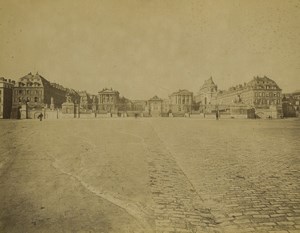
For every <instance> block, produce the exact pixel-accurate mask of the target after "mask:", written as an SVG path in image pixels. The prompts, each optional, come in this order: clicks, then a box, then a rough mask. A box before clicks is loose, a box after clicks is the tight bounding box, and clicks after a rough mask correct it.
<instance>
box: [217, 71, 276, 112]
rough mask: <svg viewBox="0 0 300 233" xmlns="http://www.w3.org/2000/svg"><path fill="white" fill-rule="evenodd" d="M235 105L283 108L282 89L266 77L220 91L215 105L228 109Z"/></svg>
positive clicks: (255, 78)
mask: <svg viewBox="0 0 300 233" xmlns="http://www.w3.org/2000/svg"><path fill="white" fill-rule="evenodd" d="M234 103H243V104H246V105H248V106H251V107H254V108H256V109H267V108H269V107H270V106H277V107H280V106H281V89H280V88H279V87H278V85H277V84H276V82H275V81H273V80H272V79H270V78H268V77H266V76H264V77H254V78H253V79H252V80H251V81H250V82H248V83H244V84H243V85H242V84H241V85H237V86H235V87H231V88H229V89H228V90H226V91H219V92H218V94H217V96H216V98H215V100H214V101H212V104H213V105H218V106H219V107H220V108H227V106H230V105H232V104H234Z"/></svg>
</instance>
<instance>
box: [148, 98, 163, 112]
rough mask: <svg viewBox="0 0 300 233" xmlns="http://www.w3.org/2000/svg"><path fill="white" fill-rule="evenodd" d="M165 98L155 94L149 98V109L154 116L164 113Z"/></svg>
mask: <svg viewBox="0 0 300 233" xmlns="http://www.w3.org/2000/svg"><path fill="white" fill-rule="evenodd" d="M162 103H163V100H162V99H161V98H159V97H158V96H154V97H152V98H151V99H149V100H148V110H149V114H150V116H152V117H158V116H161V115H162V106H163V104H162Z"/></svg>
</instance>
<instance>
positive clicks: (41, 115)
mask: <svg viewBox="0 0 300 233" xmlns="http://www.w3.org/2000/svg"><path fill="white" fill-rule="evenodd" d="M43 116H44V115H43V113H41V114H40V115H38V118H39V119H40V121H42V120H43Z"/></svg>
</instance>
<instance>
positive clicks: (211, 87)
mask: <svg viewBox="0 0 300 233" xmlns="http://www.w3.org/2000/svg"><path fill="white" fill-rule="evenodd" d="M217 91H218V86H217V85H216V84H215V83H214V81H213V78H212V77H210V78H209V79H207V80H205V81H204V84H203V85H202V87H201V88H200V90H199V92H198V94H197V95H196V96H195V102H196V103H197V104H198V105H200V106H201V109H203V108H205V107H206V106H209V105H210V104H212V102H213V100H214V99H215V98H216V96H217Z"/></svg>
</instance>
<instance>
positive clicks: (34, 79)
mask: <svg viewBox="0 0 300 233" xmlns="http://www.w3.org/2000/svg"><path fill="white" fill-rule="evenodd" d="M19 82H21V83H23V84H27V83H36V84H39V85H41V86H46V85H50V82H49V81H48V80H47V79H45V78H44V77H42V76H41V75H40V74H39V73H36V74H35V75H33V74H32V73H31V72H30V73H28V74H27V75H25V76H23V77H21V78H20V79H19Z"/></svg>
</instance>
